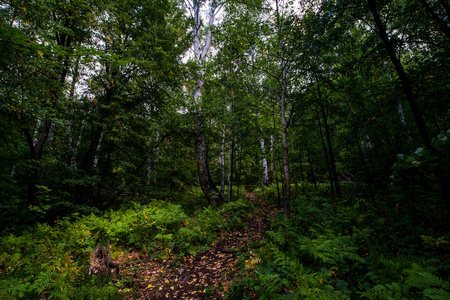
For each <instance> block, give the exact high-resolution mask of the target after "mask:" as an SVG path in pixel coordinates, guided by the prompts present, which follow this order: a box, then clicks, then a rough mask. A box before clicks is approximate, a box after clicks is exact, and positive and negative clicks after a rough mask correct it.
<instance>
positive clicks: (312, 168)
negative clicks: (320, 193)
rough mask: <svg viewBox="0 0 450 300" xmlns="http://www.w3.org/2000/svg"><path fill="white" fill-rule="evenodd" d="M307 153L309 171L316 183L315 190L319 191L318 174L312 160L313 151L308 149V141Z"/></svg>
mask: <svg viewBox="0 0 450 300" xmlns="http://www.w3.org/2000/svg"><path fill="white" fill-rule="evenodd" d="M306 152H308V163H309V171H310V172H311V177H312V180H313V183H314V188H315V189H316V190H317V180H316V174H315V173H314V167H313V164H312V158H311V151H310V150H309V147H308V141H306Z"/></svg>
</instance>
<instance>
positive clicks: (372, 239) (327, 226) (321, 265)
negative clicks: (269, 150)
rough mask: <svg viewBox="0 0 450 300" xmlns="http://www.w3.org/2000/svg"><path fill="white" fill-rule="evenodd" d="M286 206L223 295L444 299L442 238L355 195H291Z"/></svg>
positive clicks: (445, 260) (445, 272)
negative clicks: (288, 212)
mask: <svg viewBox="0 0 450 300" xmlns="http://www.w3.org/2000/svg"><path fill="white" fill-rule="evenodd" d="M270 193H271V191H270V190H269V194H270ZM292 211H293V214H292V217H291V219H289V220H288V219H286V218H285V216H284V215H281V214H280V215H278V216H277V217H276V218H275V219H274V220H272V224H271V228H270V230H269V231H267V232H266V234H265V237H266V239H265V240H264V242H263V246H262V247H261V248H260V249H258V250H256V251H255V252H254V254H253V255H254V256H255V257H256V258H255V259H256V261H257V262H258V263H257V264H252V267H251V268H248V267H245V264H244V263H243V264H242V267H241V273H240V275H239V277H238V279H237V280H236V281H235V282H234V284H233V285H232V287H231V288H230V289H229V291H228V294H227V296H228V299H254V298H259V299H448V298H449V295H450V294H449V293H450V286H449V284H448V276H449V267H448V266H449V264H448V262H449V260H448V258H447V256H446V255H445V253H446V252H445V251H443V248H444V247H446V246H447V244H446V243H445V241H446V240H448V237H441V238H439V239H432V238H430V237H429V236H426V235H422V236H421V237H420V234H423V233H424V232H425V230H424V229H420V228H415V230H409V231H407V230H405V228H412V227H410V226H409V224H410V220H409V218H408V216H404V218H403V219H400V220H399V219H398V215H397V213H396V212H392V210H391V212H389V210H387V211H388V212H389V213H386V214H384V215H383V214H382V213H381V212H380V211H379V210H378V211H377V210H376V209H375V207H374V206H373V203H371V202H370V201H368V200H367V199H361V198H356V197H355V198H353V199H337V200H335V201H333V200H331V199H325V198H321V197H299V198H297V199H295V200H294V201H292ZM394 218H397V219H395V223H397V224H396V226H393V225H391V223H390V222H392V224H394V222H393V221H391V220H393V219H394ZM398 223H401V224H398ZM402 229H403V231H402ZM428 233H430V232H428ZM255 259H254V260H255Z"/></svg>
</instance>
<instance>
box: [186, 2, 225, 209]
mask: <svg viewBox="0 0 450 300" xmlns="http://www.w3.org/2000/svg"><path fill="white" fill-rule="evenodd" d="M202 3H203V2H202V1H193V3H192V4H193V7H192V9H193V17H194V20H193V21H194V31H193V48H194V55H195V59H196V61H197V65H198V67H199V70H200V72H199V73H200V78H197V79H196V81H195V89H194V103H195V104H197V105H199V104H201V101H202V99H201V97H202V87H203V84H204V81H203V78H201V76H202V74H203V72H204V66H203V62H204V61H205V60H206V57H207V55H208V51H209V48H210V46H211V37H212V27H213V26H214V18H215V15H216V13H217V11H218V10H219V9H220V6H219V7H218V6H216V3H215V2H213V4H212V5H211V7H210V10H209V21H208V25H209V26H208V29H207V32H206V37H205V44H204V46H203V48H201V47H200V29H201V25H202V24H201V19H200V9H201V6H202ZM194 122H195V124H194V128H195V130H196V140H195V142H196V146H195V149H196V156H197V173H198V179H199V183H200V187H201V188H202V191H203V193H204V194H205V197H206V199H207V200H208V203H210V204H213V203H214V204H216V205H221V204H222V203H223V198H222V196H221V194H220V193H219V191H218V190H217V188H216V185H215V184H214V182H213V181H212V179H211V175H210V173H209V165H208V155H207V149H208V146H207V141H206V135H205V132H204V128H203V120H202V118H201V111H200V110H199V111H197V112H196V117H195V120H194Z"/></svg>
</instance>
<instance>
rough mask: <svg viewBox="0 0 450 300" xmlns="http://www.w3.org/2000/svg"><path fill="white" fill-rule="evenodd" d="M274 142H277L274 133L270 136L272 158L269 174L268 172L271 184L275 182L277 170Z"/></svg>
mask: <svg viewBox="0 0 450 300" xmlns="http://www.w3.org/2000/svg"><path fill="white" fill-rule="evenodd" d="M274 143H275V138H274V136H273V135H271V136H270V158H271V160H270V167H269V174H268V175H269V182H268V183H269V185H271V184H272V182H273V172H274V170H275V166H274V161H275V159H274V152H273V149H274Z"/></svg>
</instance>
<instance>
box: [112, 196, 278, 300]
mask: <svg viewBox="0 0 450 300" xmlns="http://www.w3.org/2000/svg"><path fill="white" fill-rule="evenodd" d="M247 197H248V198H249V200H250V201H252V202H253V205H254V206H255V208H256V211H255V213H253V215H252V216H251V218H250V219H249V221H247V224H246V226H245V228H244V229H241V230H236V231H233V232H225V231H224V232H222V234H221V236H220V238H219V239H218V240H217V241H216V242H215V243H214V244H213V245H211V247H210V248H209V249H208V250H206V251H204V252H201V253H198V254H197V255H195V256H185V257H183V258H181V259H178V260H173V259H171V258H169V259H167V260H165V261H161V260H156V259H151V258H149V257H148V256H146V255H141V254H140V253H137V252H132V253H129V254H128V255H127V257H122V258H119V259H118V260H119V262H120V269H121V272H122V274H124V275H123V276H125V277H128V280H132V281H133V283H134V286H135V287H136V288H135V291H134V295H132V296H127V297H124V298H122V300H131V299H152V300H159V299H186V300H188V299H225V293H226V292H227V290H228V288H229V287H230V286H231V285H232V283H233V279H234V277H235V276H236V274H237V273H238V272H239V271H238V270H237V269H236V268H234V266H235V265H236V263H237V262H238V259H239V256H240V255H242V254H247V255H250V254H251V252H252V250H253V249H252V248H253V247H254V246H255V245H257V244H258V241H260V240H262V239H263V234H264V231H265V230H266V229H267V227H268V225H269V221H268V219H269V218H270V217H272V216H274V215H276V214H277V213H278V209H277V208H276V206H274V205H272V204H268V203H265V202H263V201H262V200H261V199H259V198H257V197H256V196H255V194H254V193H251V192H247ZM122 270H123V271H122Z"/></svg>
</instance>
